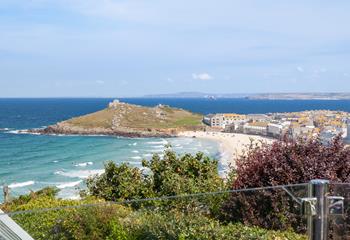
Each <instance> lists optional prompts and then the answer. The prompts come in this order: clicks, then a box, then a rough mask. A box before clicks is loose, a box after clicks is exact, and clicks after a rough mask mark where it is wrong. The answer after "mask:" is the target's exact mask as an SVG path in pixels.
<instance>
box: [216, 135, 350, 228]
mask: <svg viewBox="0 0 350 240" xmlns="http://www.w3.org/2000/svg"><path fill="white" fill-rule="evenodd" d="M236 176H237V178H236V179H235V180H234V181H233V183H232V184H233V186H232V188H233V189H244V188H254V187H264V186H276V185H288V184H299V183H308V182H309V181H310V180H312V179H328V180H330V181H331V182H350V148H349V147H347V146H346V145H344V143H343V142H342V140H341V137H340V136H339V137H336V138H335V139H334V140H333V141H332V142H330V143H328V144H324V143H323V142H322V141H321V140H320V139H318V138H314V139H309V140H302V139H300V140H297V141H294V140H290V139H288V138H284V139H282V140H279V141H275V142H274V143H272V144H270V145H269V144H256V145H254V144H252V145H251V146H250V148H249V149H248V151H247V153H246V154H245V155H244V156H242V157H241V158H240V159H239V160H238V161H237V169H236ZM306 192H307V189H306V186H305V187H304V188H303V187H300V188H299V190H298V191H294V192H293V194H295V195H296V197H303V196H305V195H306ZM298 194H299V195H298ZM305 197H306V196H305ZM222 213H223V219H224V220H226V221H239V222H243V223H245V224H249V225H258V226H261V227H265V228H269V229H279V230H286V229H289V228H293V229H294V230H296V231H298V232H304V231H305V224H304V223H305V219H304V218H303V217H302V216H301V214H300V206H299V205H298V203H297V202H296V201H295V200H293V198H291V197H290V196H289V195H288V194H287V193H286V191H284V190H283V189H274V190H266V191H252V192H244V193H235V194H232V195H231V196H230V197H229V199H228V200H227V202H225V204H224V205H223V207H222Z"/></svg>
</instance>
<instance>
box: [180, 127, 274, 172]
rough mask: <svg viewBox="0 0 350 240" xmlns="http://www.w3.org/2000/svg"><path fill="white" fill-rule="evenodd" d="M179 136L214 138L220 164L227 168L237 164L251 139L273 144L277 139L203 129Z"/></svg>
mask: <svg viewBox="0 0 350 240" xmlns="http://www.w3.org/2000/svg"><path fill="white" fill-rule="evenodd" d="M178 137H191V138H193V137H195V138H202V139H208V140H213V141H216V142H218V143H219V152H220V155H221V156H220V159H219V161H220V164H221V165H222V166H223V167H224V170H227V169H229V168H231V167H235V166H236V160H237V159H238V158H239V157H240V156H241V155H242V154H244V151H245V150H246V149H247V148H248V146H249V144H250V143H251V141H253V142H260V141H262V142H264V143H267V144H271V143H272V142H273V141H275V139H272V138H268V137H263V136H257V135H248V134H241V133H223V132H202V131H185V132H181V133H179V134H178Z"/></svg>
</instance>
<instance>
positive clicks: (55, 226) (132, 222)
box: [7, 194, 306, 240]
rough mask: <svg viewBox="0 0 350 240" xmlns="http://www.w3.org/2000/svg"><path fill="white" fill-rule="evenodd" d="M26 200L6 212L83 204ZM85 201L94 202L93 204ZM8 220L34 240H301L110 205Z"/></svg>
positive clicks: (184, 215) (286, 234) (206, 219)
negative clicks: (19, 226)
mask: <svg viewBox="0 0 350 240" xmlns="http://www.w3.org/2000/svg"><path fill="white" fill-rule="evenodd" d="M27 200H28V201H27V202H26V203H22V202H19V201H14V202H12V203H9V204H7V210H13V209H28V208H29V209H30V207H31V206H35V207H36V208H43V207H51V208H53V207H57V206H63V205H77V204H82V203H87V202H86V201H87V200H83V201H82V200H80V201H67V200H59V199H54V198H52V196H49V195H44V194H40V195H36V197H34V198H31V197H29V198H28V199H27ZM47 201H49V203H48V202H47ZM89 201H95V202H98V200H97V199H94V200H92V199H90V200H89ZM14 219H15V221H16V222H17V223H19V224H20V225H21V226H22V227H23V228H24V229H25V230H26V231H28V232H29V233H30V234H31V236H33V237H34V238H35V239H38V240H40V239H45V240H46V239H64V240H67V239H77V240H85V239H95V240H98V239H107V240H112V239H113V240H115V239H116V240H136V239H146V240H147V239H149V240H156V239H170V240H171V239H174V240H175V239H179V240H180V239H218V240H220V239H223V240H224V239H247V240H248V239H257V240H258V239H291V240H302V239H306V237H304V236H302V235H297V234H295V233H293V232H289V231H287V232H279V231H268V230H264V229H261V228H258V227H247V226H244V225H242V224H227V225H224V224H222V223H220V222H219V221H218V220H214V219H212V218H210V217H209V216H206V215H205V214H202V213H200V212H198V213H184V212H181V211H179V210H177V209H173V210H171V211H162V210H160V209H158V210H157V209H145V208H142V209H139V210H132V209H130V208H128V207H125V206H120V205H115V204H113V205H99V206H81V207H78V208H74V209H61V210H52V211H47V212H36V213H30V214H19V215H15V216H14Z"/></svg>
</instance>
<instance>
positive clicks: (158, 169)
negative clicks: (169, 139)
mask: <svg viewBox="0 0 350 240" xmlns="http://www.w3.org/2000/svg"><path fill="white" fill-rule="evenodd" d="M142 165H143V167H145V168H147V169H149V172H147V174H145V173H143V172H142V171H141V170H140V169H139V168H135V167H130V166H129V165H127V164H121V165H117V164H115V163H114V162H108V163H106V165H105V173H103V174H101V175H99V176H97V175H96V176H93V177H91V178H89V179H88V180H87V187H88V192H87V193H88V194H90V195H93V196H96V197H100V198H103V199H105V200H108V201H118V200H125V199H141V198H148V197H161V196H173V195H182V194H191V193H200V192H211V191H220V190H224V188H225V187H224V182H223V180H222V179H221V178H220V176H219V175H218V162H217V161H216V160H212V159H210V158H208V157H206V156H204V155H203V153H197V154H196V155H191V154H185V155H183V156H177V155H176V153H175V152H173V151H171V150H170V149H168V150H166V151H165V152H164V157H163V158H160V157H159V155H157V154H155V155H154V156H153V157H152V159H151V160H150V161H146V160H144V161H143V162H142Z"/></svg>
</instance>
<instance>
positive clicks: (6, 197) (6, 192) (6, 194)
mask: <svg viewBox="0 0 350 240" xmlns="http://www.w3.org/2000/svg"><path fill="white" fill-rule="evenodd" d="M2 190H3V192H4V203H7V202H9V200H10V190H9V187H8V186H7V185H4V186H3V188H2Z"/></svg>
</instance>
